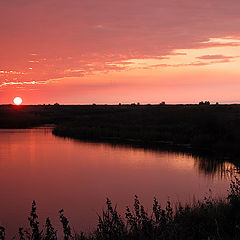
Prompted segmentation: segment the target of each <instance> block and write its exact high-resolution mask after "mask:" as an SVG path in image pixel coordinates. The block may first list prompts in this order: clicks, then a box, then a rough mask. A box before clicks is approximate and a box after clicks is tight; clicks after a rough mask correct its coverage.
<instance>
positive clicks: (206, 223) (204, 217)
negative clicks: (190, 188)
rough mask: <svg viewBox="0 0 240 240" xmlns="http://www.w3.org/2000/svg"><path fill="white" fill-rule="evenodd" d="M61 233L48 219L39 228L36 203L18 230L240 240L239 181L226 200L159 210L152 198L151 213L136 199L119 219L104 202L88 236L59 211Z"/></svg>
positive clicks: (83, 238)
mask: <svg viewBox="0 0 240 240" xmlns="http://www.w3.org/2000/svg"><path fill="white" fill-rule="evenodd" d="M59 219H60V222H61V223H62V232H59V233H57V231H56V230H55V229H54V227H53V226H52V224H51V221H50V219H49V218H47V219H46V222H45V224H44V225H43V227H42V228H40V225H39V222H38V215H37V211H36V203H35V201H33V203H32V208H31V213H30V216H29V217H28V222H29V228H28V229H23V228H19V232H18V238H19V239H20V240H27V239H28V240H56V239H64V240H70V239H78V240H135V239H136V240H137V239H139V240H155V239H159V240H193V239H194V240H203V239H206V240H225V239H226V240H230V239H231V240H236V239H240V180H239V179H238V178H235V179H234V180H233V181H231V184H230V189H229V191H228V195H227V197H226V198H225V199H213V198H211V197H209V198H205V199H204V200H203V201H198V202H195V203H193V204H191V205H185V206H183V205H181V204H178V205H176V206H175V207H173V206H172V204H171V202H170V201H168V202H167V205H166V206H165V207H162V206H161V205H160V204H159V202H158V200H157V199H156V198H154V200H153V206H152V211H151V212H147V211H146V210H145V208H144V206H143V205H142V204H141V203H140V201H139V198H138V197H137V196H135V198H134V204H133V208H132V209H131V208H129V207H126V212H125V217H124V218H123V217H121V216H120V214H119V213H118V211H117V208H116V207H113V205H112V203H111V201H110V200H109V199H107V201H106V208H105V210H103V211H102V213H101V214H99V215H98V225H97V227H96V230H95V231H93V232H92V233H90V234H85V233H80V234H78V233H75V232H74V231H73V230H72V228H71V227H70V225H69V221H68V219H67V217H66V216H65V215H64V211H63V210H60V211H59ZM5 238H6V230H5V228H4V227H3V226H0V240H5Z"/></svg>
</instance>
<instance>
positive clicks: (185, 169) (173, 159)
mask: <svg viewBox="0 0 240 240" xmlns="http://www.w3.org/2000/svg"><path fill="white" fill-rule="evenodd" d="M234 168H235V167H234V166H233V165H232V164H230V163H224V164H221V165H219V164H218V163H215V162H213V163H211V164H209V161H206V160H204V159H200V158H197V157H193V156H191V155H186V154H179V153H170V152H166V151H165V152H164V151H152V150H145V149H137V148H131V147H123V146H113V145H110V144H102V143H86V142H81V141H76V140H71V139H64V138H60V137H56V136H54V135H52V133H51V129H50V128H39V129H28V130H0V191H1V193H0V194H1V198H0V224H1V225H4V226H5V227H6V228H7V231H8V232H11V234H13V233H17V231H18V227H21V226H24V224H25V223H27V217H28V215H29V212H30V208H31V202H32V200H36V201H37V207H38V209H37V210H38V213H39V215H40V222H41V223H43V221H44V219H45V218H46V217H47V216H50V217H51V219H52V220H53V224H54V225H55V226H57V227H59V221H58V211H59V210H60V209H62V208H63V209H64V210H65V214H66V216H67V217H69V220H70V222H71V224H72V225H73V226H74V228H75V229H76V230H77V231H80V230H84V231H90V230H92V229H93V228H94V226H96V223H97V215H96V213H97V212H99V213H100V212H101V209H102V208H103V206H104V203H105V199H106V197H109V198H110V199H111V200H112V202H113V203H117V204H118V208H119V209H120V211H123V209H124V208H125V206H127V205H128V206H132V203H133V199H134V195H135V194H137V195H138V196H139V198H140V200H141V202H142V203H143V204H144V206H146V207H147V208H148V209H150V208H151V205H152V202H153V197H157V198H158V199H159V200H160V202H161V203H162V204H165V202H166V201H167V199H168V197H170V199H171V200H172V201H173V202H176V201H182V202H191V201H192V200H193V199H199V198H200V199H201V198H203V197H204V196H208V195H209V189H211V190H212V192H213V193H214V195H217V196H224V195H226V189H227V188H228V186H229V181H230V178H231V171H229V170H233V169H234ZM11 236H12V235H11Z"/></svg>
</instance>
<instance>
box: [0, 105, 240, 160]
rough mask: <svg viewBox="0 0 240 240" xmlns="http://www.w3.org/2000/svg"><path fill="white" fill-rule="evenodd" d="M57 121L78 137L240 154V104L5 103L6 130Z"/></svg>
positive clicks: (2, 122)
mask: <svg viewBox="0 0 240 240" xmlns="http://www.w3.org/2000/svg"><path fill="white" fill-rule="evenodd" d="M45 124H51V125H53V126H55V128H54V130H53V133H54V134H55V135H57V136H61V137H69V138H73V139H79V140H86V141H93V142H107V143H113V144H125V145H135V146H138V147H143V148H144V147H147V148H154V149H167V150H173V151H180V152H188V153H189V152H190V153H191V152H192V153H194V154H195V153H199V154H202V153H203V154H206V155H211V156H216V157H219V158H229V159H234V161H235V162H238V159H239V156H240V105H237V104H231V105H120V106H119V105H114V106H113V105H85V106H84V105H83V106H81V105H79V106H78V105H75V106H67V105H66V106H65V105H38V106H12V105H5V106H4V105H0V128H32V127H37V126H43V125H45Z"/></svg>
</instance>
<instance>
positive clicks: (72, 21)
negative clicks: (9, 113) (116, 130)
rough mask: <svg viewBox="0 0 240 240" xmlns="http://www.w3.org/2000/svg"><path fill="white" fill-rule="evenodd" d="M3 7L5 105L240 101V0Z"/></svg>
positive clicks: (57, 1)
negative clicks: (18, 99) (14, 102)
mask: <svg viewBox="0 0 240 240" xmlns="http://www.w3.org/2000/svg"><path fill="white" fill-rule="evenodd" d="M1 8H2V15H1V16H0V20H1V19H2V22H3V21H4V22H5V23H6V26H5V28H4V29H3V30H2V34H1V35H2V37H1V39H0V45H1V47H2V48H1V49H2V50H1V56H0V62H1V66H0V104H6V103H10V102H11V101H12V98H13V96H16V95H21V96H23V97H24V103H25V104H48V103H55V102H58V103H60V104H91V103H97V104H104V103H107V104H117V103H119V102H122V103H131V102H140V103H159V102H161V101H166V102H167V103H197V102H198V101H201V100H209V101H211V102H215V101H217V102H220V103H232V102H236V103H238V102H240V97H239V93H238V91H237V89H239V88H240V82H239V76H240V70H239V64H240V54H239V53H240V30H239V20H240V16H239V11H240V2H237V1H235V0H230V1H228V2H226V1H224V0H218V1H216V0H209V1H207V2H206V3H197V2H194V1H191V0H180V1H175V0H169V1H167V2H165V1H156V0H139V1H137V2H136V1H131V2H129V1H126V0H123V1H114V2H110V1H108V0H103V1H102V4H101V5H99V3H98V1H97V0H93V1H91V2H89V1H85V0H83V1H79V2H76V1H74V0H69V1H65V0H53V1H51V3H49V1H47V0H42V1H41V2H38V3H36V2H31V1H25V2H24V3H19V2H18V1H17V0H13V1H11V2H10V3H1ZM63 10H64V11H63ZM223 10H224V11H223ZM29 19H31V21H29ZM39 29H41V31H39Z"/></svg>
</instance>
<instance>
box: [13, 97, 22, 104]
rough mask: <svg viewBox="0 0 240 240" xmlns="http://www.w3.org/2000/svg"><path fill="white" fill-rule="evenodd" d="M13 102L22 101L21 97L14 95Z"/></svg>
mask: <svg viewBox="0 0 240 240" xmlns="http://www.w3.org/2000/svg"><path fill="white" fill-rule="evenodd" d="M13 102H14V104H16V105H20V104H21V103H22V99H21V98H20V97H15V98H14V99H13Z"/></svg>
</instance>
